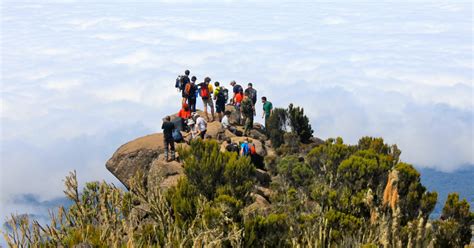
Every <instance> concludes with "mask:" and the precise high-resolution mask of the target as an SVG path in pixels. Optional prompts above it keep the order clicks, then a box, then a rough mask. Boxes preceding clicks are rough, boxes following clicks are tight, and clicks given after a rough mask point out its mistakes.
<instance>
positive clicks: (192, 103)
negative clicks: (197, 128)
mask: <svg viewBox="0 0 474 248" xmlns="http://www.w3.org/2000/svg"><path fill="white" fill-rule="evenodd" d="M196 80H197V78H196V76H193V77H192V78H191V83H189V84H187V85H186V87H185V88H184V91H185V93H186V95H187V97H188V104H189V108H190V110H191V112H196V98H197V93H198V90H197V85H196Z"/></svg>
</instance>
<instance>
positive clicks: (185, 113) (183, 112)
mask: <svg viewBox="0 0 474 248" xmlns="http://www.w3.org/2000/svg"><path fill="white" fill-rule="evenodd" d="M178 117H180V118H181V119H182V129H183V130H184V131H188V130H189V127H188V120H189V118H191V110H190V109H189V106H188V104H186V103H183V107H182V108H181V109H180V110H179V112H178Z"/></svg>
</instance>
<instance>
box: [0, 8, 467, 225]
mask: <svg viewBox="0 0 474 248" xmlns="http://www.w3.org/2000/svg"><path fill="white" fill-rule="evenodd" d="M471 21H472V6H471V4H470V3H456V4H441V3H440V4H436V3H426V2H423V3H420V2H419V3H411V4H410V3H396V4H395V3H375V2H373V3H367V2H366V3H336V4H328V3H314V4H289V3H282V4H270V3H265V2H259V3H248V2H247V3H228V2H227V3H214V4H212V3H206V4H193V3H187V4H182V3H178V4H173V3H169V4H156V3H143V2H140V3H116V4H115V3H92V2H90V3H83V4H80V3H72V4H26V3H21V4H16V3H12V2H10V3H8V2H7V3H5V4H4V5H3V9H2V26H3V27H2V38H1V39H2V61H1V63H2V87H1V102H2V103H1V116H0V118H1V168H0V169H1V170H0V173H1V174H0V177H1V184H0V186H1V189H0V190H1V191H0V192H1V195H0V204H1V205H2V210H1V211H0V215H1V216H5V215H6V214H7V213H9V212H15V210H18V209H21V208H20V207H18V206H19V205H18V204H19V203H18V195H25V194H33V195H34V196H35V200H36V201H38V202H45V201H48V199H54V198H56V197H58V196H60V195H61V191H62V181H61V179H62V178H63V177H64V176H66V175H67V173H68V171H71V170H74V169H75V170H77V172H78V175H79V177H80V179H81V181H82V182H84V181H89V180H102V179H106V180H108V181H111V182H115V183H118V182H117V181H116V180H115V179H113V177H112V176H111V175H110V173H108V172H107V171H106V169H105V166H104V164H105V161H106V160H107V159H108V157H110V156H111V155H112V153H113V151H114V150H115V149H116V148H117V147H118V146H119V145H121V144H123V143H125V142H127V141H129V140H131V139H133V138H136V137H138V136H141V135H145V134H149V133H151V132H157V131H160V130H159V125H160V124H161V117H162V116H163V115H165V114H167V113H170V112H174V111H177V110H178V108H179V101H180V100H179V94H178V93H177V92H176V91H175V89H174V88H173V81H174V79H175V78H176V76H177V74H180V73H182V71H184V70H185V69H190V70H191V73H192V74H193V75H196V76H197V77H198V79H200V80H201V79H202V78H203V77H205V76H210V77H211V78H212V79H213V80H218V81H220V82H223V83H224V84H225V85H227V84H228V82H230V80H237V81H238V82H241V83H242V84H246V83H247V82H253V83H254V85H255V86H256V88H257V90H258V92H259V95H260V96H263V95H266V96H267V97H268V98H269V100H270V101H272V102H273V103H274V105H276V106H279V107H286V106H287V105H288V104H289V103H290V102H293V103H295V104H298V105H301V106H303V107H304V108H305V111H306V113H307V114H308V115H309V117H310V119H311V122H312V124H313V127H314V129H315V134H316V135H317V136H318V137H321V138H328V137H334V136H341V137H343V138H344V139H345V140H346V141H347V142H350V143H355V142H357V140H358V138H360V137H361V136H364V135H371V136H382V137H384V138H385V140H386V141H387V142H389V143H396V144H398V145H399V147H400V148H401V149H402V151H403V154H402V159H403V160H404V161H407V162H410V163H413V164H415V165H417V166H423V167H433V168H437V169H440V170H444V171H451V170H455V169H457V168H460V167H462V166H464V165H469V164H470V165H472V164H474V158H473V150H474V149H473V129H474V126H473V125H474V124H473V96H474V89H473V84H472V82H473V81H472V71H473V69H474V68H473V63H472V62H473V58H472V48H473V46H472V23H471ZM199 104H201V103H199ZM259 111H260V109H259ZM25 182H28V183H25ZM26 196H28V195H26ZM25 211H26V210H25Z"/></svg>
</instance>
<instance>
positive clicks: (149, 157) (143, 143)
mask: <svg viewBox="0 0 474 248" xmlns="http://www.w3.org/2000/svg"><path fill="white" fill-rule="evenodd" d="M226 109H227V110H229V111H231V113H232V114H231V117H230V123H232V124H234V125H236V124H237V120H238V117H237V116H238V114H237V112H236V111H235V108H234V107H233V106H226ZM198 113H199V114H200V115H203V112H202V111H198ZM209 115H210V114H209ZM176 116H177V115H176V114H174V115H170V117H171V118H172V119H173V118H174V117H176ZM216 118H217V116H216ZM236 127H237V129H242V131H243V127H242V126H240V125H236ZM206 134H207V136H208V137H210V138H212V139H215V140H217V141H218V142H219V143H221V145H222V150H225V144H224V143H223V141H224V140H225V139H226V138H230V139H231V141H232V142H234V143H236V144H241V143H243V142H245V141H246V140H248V141H249V142H251V143H253V144H254V145H255V148H256V153H257V154H256V156H257V157H258V158H262V159H261V161H263V157H265V156H266V155H267V151H271V152H272V151H273V149H271V147H266V145H271V143H270V142H268V139H267V136H266V135H265V130H264V127H263V126H262V125H261V124H259V123H255V125H254V129H253V130H252V131H251V133H250V135H249V137H239V136H236V135H235V134H233V133H231V132H230V131H228V130H224V129H223V128H222V127H221V123H220V122H219V121H214V122H208V125H207V133H206ZM183 136H185V137H186V136H187V134H186V133H184V132H183ZM189 137H190V136H189ZM176 146H177V149H178V147H182V148H184V147H186V146H188V145H187V144H186V143H180V144H176ZM177 157H178V158H179V154H177ZM254 159H255V158H253V160H252V161H254ZM178 161H179V160H178ZM178 161H171V162H167V161H166V160H165V159H164V144H163V134H161V133H157V134H151V135H147V136H144V137H141V138H137V139H135V140H132V141H130V142H128V143H126V144H124V145H122V146H121V147H119V148H118V149H117V151H116V152H115V153H114V154H113V156H112V157H111V158H110V159H109V160H108V161H107V163H106V167H107V169H108V170H109V171H110V172H111V173H112V174H113V175H114V176H115V177H116V178H117V179H119V180H120V182H122V183H123V184H124V185H125V186H126V187H127V188H129V187H130V183H131V181H130V180H131V179H132V178H133V177H134V176H135V175H136V174H137V173H141V174H142V175H144V176H145V177H144V178H145V180H146V181H145V184H146V185H147V187H149V188H155V187H160V188H162V189H168V188H170V187H173V186H175V185H176V184H177V183H178V180H179V178H180V177H182V176H184V168H183V164H182V163H181V162H178ZM257 161H258V160H257ZM254 162H255V161H254ZM261 168H263V162H262V167H261ZM256 180H257V182H258V187H256V188H255V190H254V192H253V193H252V195H253V198H254V199H255V202H254V204H252V205H250V206H249V208H248V210H249V211H254V210H255V209H267V208H268V207H269V206H270V203H269V199H270V194H271V193H269V192H271V190H270V189H268V188H267V187H268V186H269V185H270V182H271V177H270V174H269V173H268V172H266V171H265V170H262V169H257V170H256Z"/></svg>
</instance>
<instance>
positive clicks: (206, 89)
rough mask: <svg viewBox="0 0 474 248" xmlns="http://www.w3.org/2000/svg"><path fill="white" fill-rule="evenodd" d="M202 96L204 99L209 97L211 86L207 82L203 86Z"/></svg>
mask: <svg viewBox="0 0 474 248" xmlns="http://www.w3.org/2000/svg"><path fill="white" fill-rule="evenodd" d="M201 97H202V98H204V99H206V98H209V88H208V87H207V84H206V85H202V86H201Z"/></svg>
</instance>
